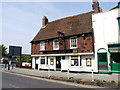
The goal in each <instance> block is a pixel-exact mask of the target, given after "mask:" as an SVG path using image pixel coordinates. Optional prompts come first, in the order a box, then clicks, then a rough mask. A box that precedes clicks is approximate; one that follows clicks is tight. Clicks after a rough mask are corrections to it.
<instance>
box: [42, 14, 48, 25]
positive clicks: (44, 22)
mask: <svg viewBox="0 0 120 90" xmlns="http://www.w3.org/2000/svg"><path fill="white" fill-rule="evenodd" d="M47 23H48V19H47V17H46V16H43V18H42V27H45V26H46V25H47Z"/></svg>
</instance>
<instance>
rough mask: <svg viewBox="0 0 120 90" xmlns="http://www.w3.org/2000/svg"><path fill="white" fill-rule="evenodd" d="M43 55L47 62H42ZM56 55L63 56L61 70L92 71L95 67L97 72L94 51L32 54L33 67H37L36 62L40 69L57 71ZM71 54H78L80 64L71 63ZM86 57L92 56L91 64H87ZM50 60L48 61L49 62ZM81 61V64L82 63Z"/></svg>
mask: <svg viewBox="0 0 120 90" xmlns="http://www.w3.org/2000/svg"><path fill="white" fill-rule="evenodd" d="M41 56H45V64H41V63H40V58H41ZM56 56H60V57H61V71H67V70H68V69H69V70H70V71H78V72H91V70H92V69H93V70H94V72H97V71H98V70H97V64H96V61H95V59H94V53H68V54H45V55H44V54H41V55H32V57H33V58H32V59H33V60H32V61H33V63H32V64H33V65H32V68H34V69H35V63H34V62H37V63H36V64H38V70H40V69H52V70H54V71H56ZM62 56H65V59H62ZM71 56H78V66H72V65H71ZM36 57H37V58H38V59H37V61H35V58H36ZM86 58H91V66H87V65H86V63H87V62H86V61H87V60H86ZM51 59H52V60H53V61H54V62H53V65H51ZM47 60H48V63H47ZM80 62H81V65H80Z"/></svg>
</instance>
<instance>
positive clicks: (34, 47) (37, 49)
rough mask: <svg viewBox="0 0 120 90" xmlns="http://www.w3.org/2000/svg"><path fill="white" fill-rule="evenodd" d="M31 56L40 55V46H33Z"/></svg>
mask: <svg viewBox="0 0 120 90" xmlns="http://www.w3.org/2000/svg"><path fill="white" fill-rule="evenodd" d="M31 47H32V49H31V54H39V51H40V44H39V43H37V44H32V46H31Z"/></svg>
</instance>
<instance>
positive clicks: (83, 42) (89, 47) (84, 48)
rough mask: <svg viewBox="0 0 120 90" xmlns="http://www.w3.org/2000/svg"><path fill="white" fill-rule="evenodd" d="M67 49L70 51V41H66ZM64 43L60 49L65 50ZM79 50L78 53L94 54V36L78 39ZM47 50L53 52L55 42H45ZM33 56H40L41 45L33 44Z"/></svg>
mask: <svg viewBox="0 0 120 90" xmlns="http://www.w3.org/2000/svg"><path fill="white" fill-rule="evenodd" d="M65 42H66V49H70V39H66V40H65ZM64 48H65V47H64V43H63V44H60V45H59V49H60V50H63V49H64ZM77 48H78V52H79V53H80V52H93V39H92V36H86V37H85V38H83V37H79V38H77ZM45 50H46V51H49V50H53V40H51V41H46V42H45ZM31 51H32V54H39V51H40V44H39V43H37V44H32V50H31Z"/></svg>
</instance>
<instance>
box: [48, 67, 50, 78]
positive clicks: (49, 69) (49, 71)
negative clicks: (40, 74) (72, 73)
mask: <svg viewBox="0 0 120 90" xmlns="http://www.w3.org/2000/svg"><path fill="white" fill-rule="evenodd" d="M49 77H50V66H49V65H48V78H49Z"/></svg>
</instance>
